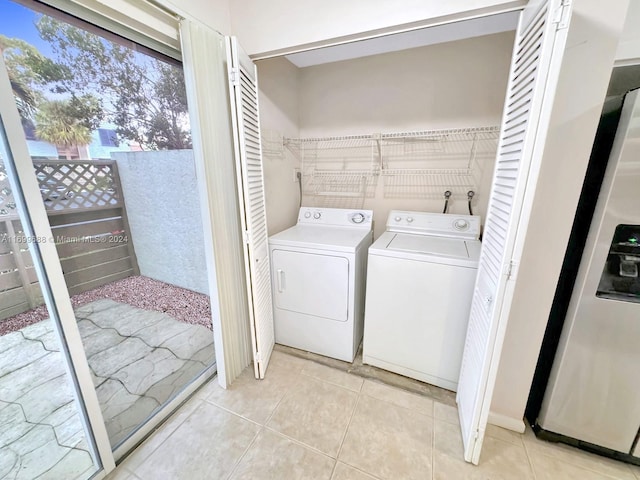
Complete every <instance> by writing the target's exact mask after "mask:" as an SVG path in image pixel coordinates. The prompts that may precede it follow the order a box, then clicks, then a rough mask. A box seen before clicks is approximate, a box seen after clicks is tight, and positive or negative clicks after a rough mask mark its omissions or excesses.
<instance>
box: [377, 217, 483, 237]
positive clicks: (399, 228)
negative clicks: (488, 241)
mask: <svg viewBox="0 0 640 480" xmlns="http://www.w3.org/2000/svg"><path fill="white" fill-rule="evenodd" d="M387 230H390V231H392V232H404V233H416V234H422V235H437V236H443V237H460V238H467V239H475V240H477V239H478V238H479V237H480V216H478V215H456V214H450V213H428V212H406V211H399V210H392V211H391V212H390V213H389V218H388V219H387Z"/></svg>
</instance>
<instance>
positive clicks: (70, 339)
mask: <svg viewBox="0 0 640 480" xmlns="http://www.w3.org/2000/svg"><path fill="white" fill-rule="evenodd" d="M0 126H1V127H2V130H3V132H2V133H3V134H4V135H3V136H4V139H3V141H4V142H5V145H6V150H7V152H6V153H7V158H5V159H4V162H5V168H6V170H7V174H8V175H9V180H10V182H11V183H12V186H13V187H14V188H13V195H14V199H15V202H16V204H17V205H18V213H19V215H20V220H21V222H22V225H23V229H24V231H25V233H26V234H27V235H28V236H29V237H31V239H32V240H33V241H32V242H29V250H30V251H31V254H32V256H33V261H34V268H35V271H36V273H37V276H38V280H39V282H40V286H41V290H42V294H43V296H44V299H45V303H46V305H47V307H48V310H49V314H50V316H51V320H52V322H53V325H54V329H55V330H56V333H57V334H58V338H59V339H60V340H61V351H62V353H63V355H64V357H65V360H66V361H65V362H64V363H65V368H66V369H67V373H68V375H69V377H70V378H71V379H72V382H73V387H74V388H73V391H74V396H75V400H76V402H77V404H78V405H79V406H80V410H81V415H80V416H81V419H82V423H83V426H84V430H85V434H86V438H87V441H88V443H89V448H90V450H91V456H92V457H93V461H94V464H95V465H96V467H97V468H98V471H99V472H100V470H102V471H103V472H105V474H106V472H109V471H111V470H113V469H114V468H115V460H114V456H113V453H112V451H111V444H110V443H109V437H108V435H107V429H106V427H105V423H104V419H103V416H102V411H101V409H100V404H99V402H98V396H97V394H96V390H95V387H94V385H93V380H92V378H91V373H90V370H89V364H88V362H87V358H86V355H85V350H84V346H83V344H82V339H81V337H80V330H79V329H78V325H77V324H76V319H75V314H74V312H73V307H72V305H71V299H70V297H69V292H68V291H67V287H66V282H65V280H64V276H63V272H62V266H61V264H60V259H59V257H58V252H57V251H56V247H55V244H54V242H53V241H49V239H53V235H52V232H51V227H50V225H49V220H48V217H47V213H46V211H45V206H44V203H43V202H42V197H41V195H40V189H39V187H38V183H37V181H36V177H35V174H34V171H33V163H32V160H31V156H30V155H29V149H28V146H27V141H26V139H25V136H24V131H23V128H22V123H21V122H20V116H19V114H18V109H17V107H16V104H15V100H14V98H13V92H12V89H11V83H10V81H9V75H8V72H7V68H6V64H5V61H4V58H3V56H2V55H0Z"/></svg>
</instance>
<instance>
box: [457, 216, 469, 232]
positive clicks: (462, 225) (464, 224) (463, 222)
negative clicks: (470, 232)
mask: <svg viewBox="0 0 640 480" xmlns="http://www.w3.org/2000/svg"><path fill="white" fill-rule="evenodd" d="M453 226H454V228H455V229H456V230H466V229H467V228H469V222H467V221H466V220H465V219H463V218H459V219H458V220H456V221H455V222H453Z"/></svg>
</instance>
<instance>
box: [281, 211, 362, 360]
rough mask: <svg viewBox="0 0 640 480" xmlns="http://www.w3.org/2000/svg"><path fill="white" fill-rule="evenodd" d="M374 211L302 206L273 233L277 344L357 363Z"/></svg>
mask: <svg viewBox="0 0 640 480" xmlns="http://www.w3.org/2000/svg"><path fill="white" fill-rule="evenodd" d="M372 218H373V213H372V212H371V211H370V210H346V209H338V208H313V207H302V208H301V209H300V212H299V214H298V223H297V224H296V225H295V226H293V227H291V228H289V229H287V230H284V231H283V232H280V233H277V234H275V235H273V236H272V237H270V238H269V253H270V256H271V275H272V277H273V278H272V289H273V314H274V322H275V335H276V343H280V344H282V345H288V346H290V347H295V348H299V349H302V350H306V351H309V352H314V353H319V354H321V355H325V356H327V357H332V358H337V359H339V360H344V361H347V362H352V361H353V359H354V357H355V355H356V352H357V350H358V347H359V346H360V342H361V341H362V329H363V319H364V291H365V280H366V266H367V248H368V247H369V246H370V245H371V242H372V241H373V233H372V230H371V227H372Z"/></svg>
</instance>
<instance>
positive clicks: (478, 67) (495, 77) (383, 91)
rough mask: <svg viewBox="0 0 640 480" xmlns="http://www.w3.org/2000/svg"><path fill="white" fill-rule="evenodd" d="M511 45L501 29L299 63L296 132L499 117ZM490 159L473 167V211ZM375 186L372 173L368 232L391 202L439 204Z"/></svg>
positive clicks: (417, 206)
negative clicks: (303, 65)
mask: <svg viewBox="0 0 640 480" xmlns="http://www.w3.org/2000/svg"><path fill="white" fill-rule="evenodd" d="M512 46H513V32H507V33H500V34H495V35H488V36H485V37H478V38H474V39H469V40H460V41H456V42H449V43H442V44H438V45H431V46H427V47H420V48H414V49H410V50H405V51H401V52H394V53H387V54H382V55H376V56H371V57H365V58H361V59H355V60H347V61H343V62H336V63H331V64H324V65H318V66H314V67H307V68H303V69H300V74H299V88H300V90H299V92H300V93H299V102H300V135H301V136H302V137H316V136H331V135H349V134H370V133H381V132H384V133H392V132H404V131H409V132H411V131H419V130H429V129H443V128H458V127H474V126H488V125H499V124H500V120H501V116H502V105H503V102H504V96H505V90H506V82H507V75H508V71H509V64H510V58H511V51H512ZM493 161H494V157H491V158H489V159H488V161H486V160H485V161H484V162H482V163H481V164H480V165H479V168H478V170H477V171H478V173H479V178H480V183H479V188H478V192H477V196H476V198H475V201H474V208H475V211H474V213H478V214H480V215H482V216H483V218H484V214H485V212H486V204H487V198H488V194H489V189H490V185H491V177H492V174H493ZM420 167H421V166H420V165H416V166H415V167H414V168H420ZM422 168H425V165H423V166H422ZM382 187H383V182H382V180H379V181H378V187H377V189H376V195H375V198H372V199H367V200H366V202H365V205H364V207H365V208H368V209H372V210H374V219H375V236H376V237H377V236H378V235H380V234H381V233H382V232H383V231H384V225H385V222H386V218H387V215H388V212H389V210H391V209H406V210H423V211H434V212H437V211H440V210H441V209H442V206H443V200H441V199H439V198H438V199H436V200H398V199H385V198H383V188H382ZM443 191H444V188H443ZM311 200H312V199H307V198H305V203H307V201H311ZM450 212H452V213H466V212H467V205H466V201H463V200H460V199H458V200H455V201H453V202H452V203H451V204H450Z"/></svg>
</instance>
